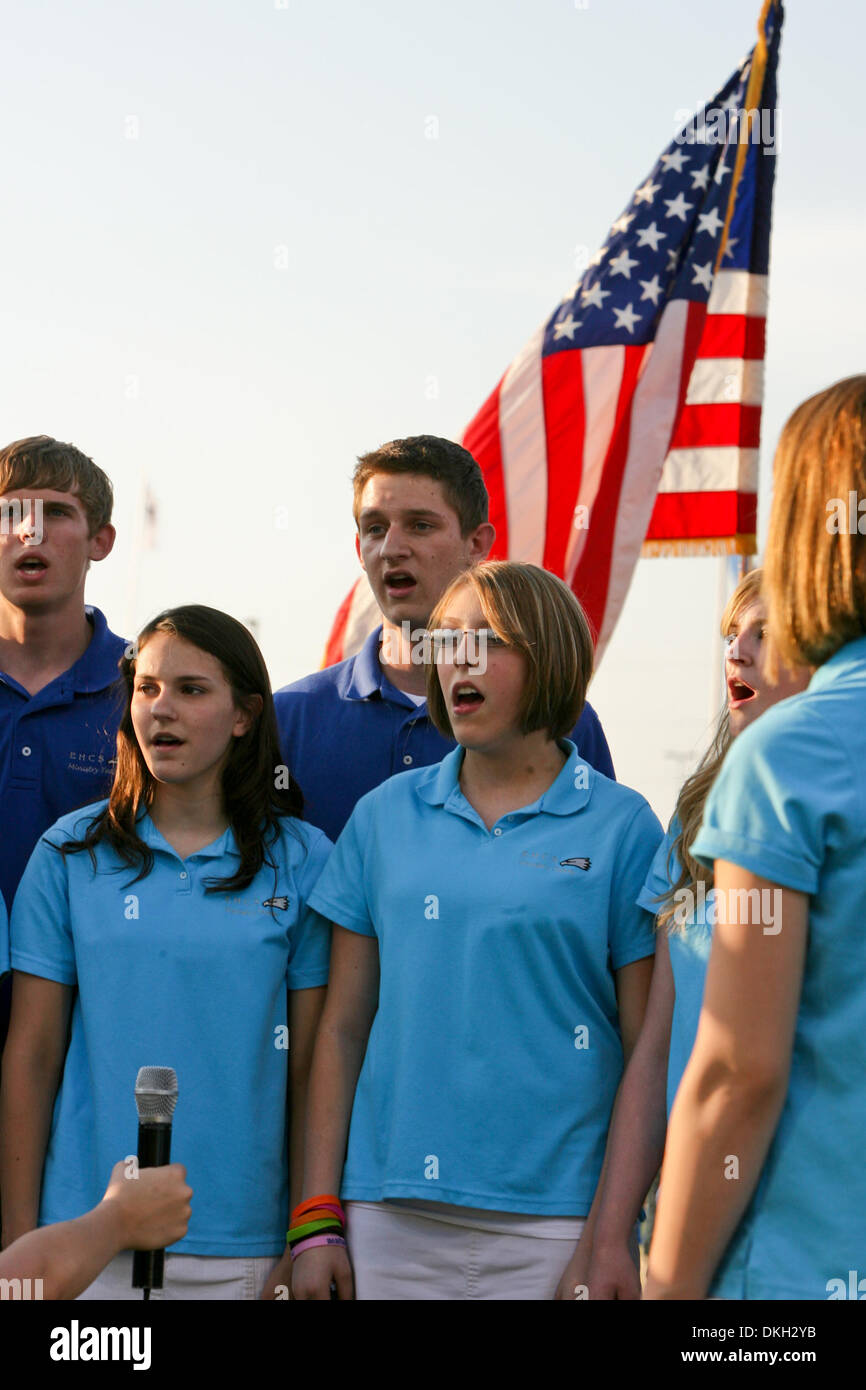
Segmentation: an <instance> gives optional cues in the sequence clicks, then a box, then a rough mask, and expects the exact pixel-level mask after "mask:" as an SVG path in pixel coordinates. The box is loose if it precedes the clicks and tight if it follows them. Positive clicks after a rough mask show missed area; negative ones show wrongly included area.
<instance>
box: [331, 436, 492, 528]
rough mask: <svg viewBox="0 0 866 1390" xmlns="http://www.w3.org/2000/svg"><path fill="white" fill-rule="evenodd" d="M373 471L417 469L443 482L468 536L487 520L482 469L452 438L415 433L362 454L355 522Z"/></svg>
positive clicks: (355, 479) (356, 484)
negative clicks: (363, 493) (362, 495)
mask: <svg viewBox="0 0 866 1390" xmlns="http://www.w3.org/2000/svg"><path fill="white" fill-rule="evenodd" d="M374 473H415V474H420V475H421V476H423V477H427V478H433V479H434V481H435V482H437V483H441V484H442V491H443V492H444V493H445V497H446V498H447V500H448V502H449V504H450V505H451V506H452V507H453V508H454V511H455V512H456V513H457V516H458V518H459V521H460V533H461V535H463V536H468V535H469V534H470V533H471V532H472V531H474V530H476V528H477V527H479V526H480V525H481V524H482V522H485V521H486V520H487V515H488V512H487V507H488V498H487V488H486V487H485V485H484V478H483V476H482V473H481V469H480V468H479V467H478V464H477V463H476V462H475V460H474V458H473V457H472V455H471V454H470V453H469V451H468V449H464V448H463V446H462V445H461V444H455V443H454V441H453V439H440V438H439V437H438V435H435V434H415V435H410V436H409V438H408V439H392V440H391V441H390V443H388V444H383V445H381V447H380V448H378V449H373V450H371V452H370V453H369V454H361V456H360V457H359V459H358V462H357V464H356V465H355V471H354V473H353V474H352V487H353V489H354V500H353V504H352V514H353V516H354V518H355V525H356V526H357V524H358V518H359V516H360V514H361V493H362V492H363V491H364V488H365V487H366V486H367V483H368V482H369V481H370V479H371V478H372V476H373V474H374Z"/></svg>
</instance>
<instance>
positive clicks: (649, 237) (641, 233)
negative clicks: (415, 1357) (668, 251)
mask: <svg viewBox="0 0 866 1390" xmlns="http://www.w3.org/2000/svg"><path fill="white" fill-rule="evenodd" d="M667 235H668V234H667V232H660V231H659V229H658V227H657V226H656V224H655V222H650V224H649V226H648V227H638V231H637V244H638V246H651V247H652V249H653V250H654V251H658V249H659V242H660V241H666V240H667Z"/></svg>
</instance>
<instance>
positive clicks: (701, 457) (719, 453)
mask: <svg viewBox="0 0 866 1390" xmlns="http://www.w3.org/2000/svg"><path fill="white" fill-rule="evenodd" d="M757 490H758V450H757V449H740V448H738V447H737V446H736V445H735V444H732V445H730V446H729V447H724V448H722V447H719V448H712V447H709V446H704V447H702V448H700V449H672V450H671V452H670V453H669V454H668V456H667V458H666V459H665V466H664V468H663V470H662V478H661V482H660V483H659V492H757Z"/></svg>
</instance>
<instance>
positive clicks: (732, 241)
mask: <svg viewBox="0 0 866 1390" xmlns="http://www.w3.org/2000/svg"><path fill="white" fill-rule="evenodd" d="M739 240H740V238H739V237H738V236H729V237H728V239H727V241H726V242H725V250H724V255H725V256H731V257H733V254H734V247H735V246H736V244H737V242H738V241H739Z"/></svg>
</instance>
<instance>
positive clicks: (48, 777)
mask: <svg viewBox="0 0 866 1390" xmlns="http://www.w3.org/2000/svg"><path fill="white" fill-rule="evenodd" d="M86 613H87V618H88V621H89V622H90V623H91V625H92V627H93V636H92V637H91V639H90V644H89V646H88V647H87V650H86V651H85V652H83V653H82V654H81V656H80V657H79V658H78V660H77V661H76V662H75V665H74V666H70V668H69V670H68V671H64V672H63V674H62V675H59V676H57V677H56V678H55V679H54V680H53V681H51V682H50V683H49V684H48V685H46V686H44V687H43V689H42V690H39V691H37V693H36V694H35V695H30V694H28V692H27V691H26V690H25V689H24V688H23V686H20V685H19V684H18V682H17V681H16V680H13V679H12V677H11V676H7V675H6V674H5V672H3V671H0V889H2V892H3V896H4V898H5V899H6V906H7V907H8V908H9V909H10V911H11V908H12V899H13V897H14V896H15V889H16V888H17V887H18V880H19V879H20V877H21V875H22V874H23V872H24V867H25V865H26V863H27V860H28V859H29V858H30V854H31V852H32V850H33V847H34V845H35V844H36V841H37V840H38V839H39V836H40V835H41V834H42V833H43V832H44V831H45V830H47V829H48V827H49V826H50V825H53V824H54V822H55V821H56V820H58V819H59V818H60V816H63V815H65V814H66V812H67V811H74V810H76V809H77V807H79V806H85V805H87V803H88V802H91V801H97V800H98V799H99V798H100V797H103V796H107V795H108V792H109V789H110V787H111V779H112V775H113V773H114V756H115V741H116V738H117V726H118V724H119V723H120V717H121V714H122V712H123V705H124V691H123V686H122V684H121V682H120V680H119V677H118V669H117V668H118V662H119V661H120V658H121V657H122V656H123V652H124V648H125V647H126V641H125V639H124V638H123V637H118V636H117V634H116V633H114V632H110V631H109V629H108V626H107V624H106V621H105V618H104V617H103V615H102V613H100V611H99V609H98V608H88V609H87V610H86Z"/></svg>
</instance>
